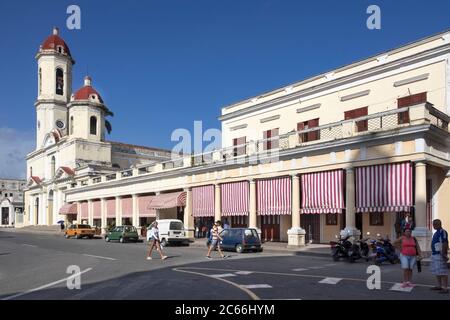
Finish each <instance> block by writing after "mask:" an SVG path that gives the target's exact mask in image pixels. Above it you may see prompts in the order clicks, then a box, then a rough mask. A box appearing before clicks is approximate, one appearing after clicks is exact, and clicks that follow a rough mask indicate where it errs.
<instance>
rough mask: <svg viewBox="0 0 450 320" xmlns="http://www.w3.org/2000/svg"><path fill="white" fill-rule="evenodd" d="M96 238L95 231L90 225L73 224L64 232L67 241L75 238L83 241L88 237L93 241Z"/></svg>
mask: <svg viewBox="0 0 450 320" xmlns="http://www.w3.org/2000/svg"><path fill="white" fill-rule="evenodd" d="M94 236H95V229H94V228H91V226H90V225H88V224H72V225H70V226H69V227H68V228H67V229H66V231H65V232H64V237H65V238H66V239H68V238H70V237H75V238H77V239H81V238H84V237H87V238H89V239H92V238H93V237H94Z"/></svg>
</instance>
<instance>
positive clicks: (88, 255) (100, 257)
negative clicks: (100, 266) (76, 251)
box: [83, 253, 117, 260]
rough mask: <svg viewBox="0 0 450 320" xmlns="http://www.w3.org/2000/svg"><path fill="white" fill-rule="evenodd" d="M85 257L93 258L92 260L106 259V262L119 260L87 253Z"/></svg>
mask: <svg viewBox="0 0 450 320" xmlns="http://www.w3.org/2000/svg"><path fill="white" fill-rule="evenodd" d="M83 256H86V257H92V258H99V259H105V260H117V259H114V258H109V257H102V256H94V255H92V254H87V253H83Z"/></svg>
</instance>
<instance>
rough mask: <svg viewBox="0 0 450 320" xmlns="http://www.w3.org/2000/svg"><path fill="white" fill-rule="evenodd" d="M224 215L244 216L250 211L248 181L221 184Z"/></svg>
mask: <svg viewBox="0 0 450 320" xmlns="http://www.w3.org/2000/svg"><path fill="white" fill-rule="evenodd" d="M220 193H221V201H222V202H221V204H222V215H223V216H242V215H245V216H247V215H248V212H249V195H250V194H249V183H248V181H241V182H232V183H224V184H222V185H221V186H220Z"/></svg>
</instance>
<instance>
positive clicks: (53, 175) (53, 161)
mask: <svg viewBox="0 0 450 320" xmlns="http://www.w3.org/2000/svg"><path fill="white" fill-rule="evenodd" d="M55 162H56V161H55V157H54V156H53V157H52V160H51V168H50V172H51V177H52V179H53V178H54V177H55V167H56V165H55Z"/></svg>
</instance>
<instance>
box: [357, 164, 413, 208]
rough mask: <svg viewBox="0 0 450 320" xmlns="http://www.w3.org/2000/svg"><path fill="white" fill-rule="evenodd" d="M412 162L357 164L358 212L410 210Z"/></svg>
mask: <svg viewBox="0 0 450 320" xmlns="http://www.w3.org/2000/svg"><path fill="white" fill-rule="evenodd" d="M412 204H413V202H412V167H411V163H409V162H404V163H394V164H382V165H375V166H369V167H361V168H356V212H395V211H410V208H411V206H412Z"/></svg>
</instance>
